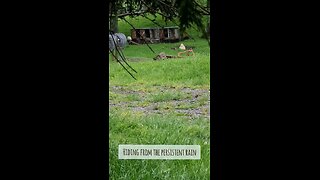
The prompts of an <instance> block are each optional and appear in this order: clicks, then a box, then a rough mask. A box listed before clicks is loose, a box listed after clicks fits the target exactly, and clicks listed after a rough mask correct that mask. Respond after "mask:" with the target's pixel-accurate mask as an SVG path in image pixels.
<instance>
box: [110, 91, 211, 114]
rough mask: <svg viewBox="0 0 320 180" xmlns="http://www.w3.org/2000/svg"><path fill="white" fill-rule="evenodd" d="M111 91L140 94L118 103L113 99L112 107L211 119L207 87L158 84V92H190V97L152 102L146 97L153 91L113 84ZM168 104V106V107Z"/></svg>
mask: <svg viewBox="0 0 320 180" xmlns="http://www.w3.org/2000/svg"><path fill="white" fill-rule="evenodd" d="M109 92H112V93H115V94H121V95H132V94H135V95H138V96H139V98H140V100H139V101H126V102H120V103H116V102H115V101H113V100H109V107H110V108H115V107H118V108H123V109H130V110H132V111H139V112H142V113H144V114H146V115H149V114H167V113H176V114H178V115H180V116H186V117H189V118H195V117H205V118H208V119H210V91H209V90H205V89H192V88H187V87H184V88H175V87H166V86H156V92H157V93H159V92H182V93H184V94H188V95H189V97H190V98H186V99H180V100H170V101H165V102H150V101H147V99H146V97H147V96H149V95H151V94H152V92H144V91H138V90H133V89H131V88H130V87H125V86H111V87H109ZM143 101H145V102H147V103H146V104H147V105H145V106H139V105H138V104H139V103H138V102H143ZM181 105H182V106H185V107H181ZM167 106H168V107H167Z"/></svg>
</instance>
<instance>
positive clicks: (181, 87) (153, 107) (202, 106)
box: [109, 25, 210, 180]
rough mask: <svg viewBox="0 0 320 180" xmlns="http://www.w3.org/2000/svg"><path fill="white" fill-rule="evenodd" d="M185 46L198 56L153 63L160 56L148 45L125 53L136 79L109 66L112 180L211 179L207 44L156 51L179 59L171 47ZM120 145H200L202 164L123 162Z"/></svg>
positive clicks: (161, 47)
mask: <svg viewBox="0 0 320 180" xmlns="http://www.w3.org/2000/svg"><path fill="white" fill-rule="evenodd" d="M122 27H125V26H124V25H123V26H122ZM120 29H121V28H120ZM181 43H184V44H185V45H186V46H195V48H194V52H195V56H192V57H186V58H181V59H166V60H160V61H154V60H152V58H153V57H154V56H155V54H153V53H152V51H150V50H149V48H148V47H147V46H146V45H130V46H128V47H127V48H125V49H124V51H123V52H124V54H125V56H126V57H127V58H128V60H129V63H130V65H131V66H132V67H133V68H134V69H135V70H136V71H137V72H138V73H137V74H135V73H134V75H135V77H136V78H137V80H134V79H133V78H131V76H130V75H129V74H128V73H127V72H125V71H124V70H123V68H122V67H121V66H120V65H119V64H118V63H117V62H115V61H111V60H110V61H109V172H110V174H109V177H110V179H114V180H120V179H128V180H132V179H146V180H149V179H150V180H151V179H159V180H160V179H161V180H162V179H179V180H180V179H190V180H191V179H192V180H193V179H209V177H210V117H208V116H210V115H208V114H209V112H208V111H209V109H208V107H209V91H210V49H209V47H208V43H207V41H206V40H204V39H200V38H197V39H196V41H193V40H187V41H183V42H178V43H165V44H152V45H151V47H152V48H153V49H154V51H156V53H160V52H165V53H166V54H173V55H176V54H177V51H176V50H172V49H171V47H178V46H179V45H180V44H181ZM119 144H145V145H148V144H150V145H152V144H161V145H165V144H167V145H200V146H201V159H200V160H119V159H118V145H119Z"/></svg>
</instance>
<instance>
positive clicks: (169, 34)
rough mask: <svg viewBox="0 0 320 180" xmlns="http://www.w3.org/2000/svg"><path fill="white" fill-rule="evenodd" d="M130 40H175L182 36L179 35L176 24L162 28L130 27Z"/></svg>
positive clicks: (157, 41)
mask: <svg viewBox="0 0 320 180" xmlns="http://www.w3.org/2000/svg"><path fill="white" fill-rule="evenodd" d="M131 38H132V41H134V42H136V43H141V42H144V41H147V42H151V43H159V42H177V41H180V40H181V39H182V38H183V37H182V36H181V35H180V29H179V27H178V26H173V27H164V28H152V27H149V28H136V29H131Z"/></svg>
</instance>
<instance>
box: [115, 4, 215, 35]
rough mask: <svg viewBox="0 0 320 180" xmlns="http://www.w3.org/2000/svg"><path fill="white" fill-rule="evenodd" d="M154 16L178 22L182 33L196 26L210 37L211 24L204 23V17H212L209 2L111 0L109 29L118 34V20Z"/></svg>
mask: <svg viewBox="0 0 320 180" xmlns="http://www.w3.org/2000/svg"><path fill="white" fill-rule="evenodd" d="M146 14H152V15H153V16H157V15H161V16H162V17H163V18H164V19H165V21H173V20H175V19H177V20H178V25H179V27H180V29H181V31H182V32H184V31H185V30H186V29H187V28H190V27H191V26H192V25H195V26H196V27H197V28H198V29H199V31H201V32H202V33H203V36H204V37H205V38H208V37H209V32H210V22H209V18H208V21H207V22H206V23H205V22H204V21H203V17H204V16H210V1H209V0H110V1H109V17H110V20H109V29H110V30H111V31H114V32H118V24H117V20H118V18H124V17H126V16H131V17H135V16H140V15H146Z"/></svg>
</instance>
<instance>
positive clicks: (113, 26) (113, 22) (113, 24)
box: [109, 14, 119, 60]
mask: <svg viewBox="0 0 320 180" xmlns="http://www.w3.org/2000/svg"><path fill="white" fill-rule="evenodd" d="M109 29H110V31H111V32H113V33H118V32H119V27H118V15H117V14H116V15H115V16H111V18H110V23H109ZM116 48H117V46H116V47H115V49H114V50H113V54H114V55H115V56H116V58H117V59H119V53H118V51H117V50H116ZM112 60H115V57H113V56H112Z"/></svg>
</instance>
